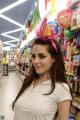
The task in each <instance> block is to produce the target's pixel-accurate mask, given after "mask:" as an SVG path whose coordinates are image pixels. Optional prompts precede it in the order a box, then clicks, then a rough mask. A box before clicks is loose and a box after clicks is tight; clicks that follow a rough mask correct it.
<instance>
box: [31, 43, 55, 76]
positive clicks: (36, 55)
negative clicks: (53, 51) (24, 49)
mask: <svg viewBox="0 0 80 120" xmlns="http://www.w3.org/2000/svg"><path fill="white" fill-rule="evenodd" d="M47 49H48V46H47V45H44V46H43V45H34V46H33V48H32V64H33V66H34V68H35V71H36V73H38V74H39V75H40V74H43V73H48V72H49V70H50V68H51V66H52V64H53V63H54V62H55V60H54V59H53V58H52V57H51V55H50V53H49V52H48V50H47Z"/></svg>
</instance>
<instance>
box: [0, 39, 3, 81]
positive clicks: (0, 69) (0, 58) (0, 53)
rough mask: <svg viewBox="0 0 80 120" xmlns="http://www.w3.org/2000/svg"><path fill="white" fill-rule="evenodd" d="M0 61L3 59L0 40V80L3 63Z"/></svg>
mask: <svg viewBox="0 0 80 120" xmlns="http://www.w3.org/2000/svg"><path fill="white" fill-rule="evenodd" d="M2 61H3V43H2V41H1V40H0V80H1V79H2V76H3V64H2Z"/></svg>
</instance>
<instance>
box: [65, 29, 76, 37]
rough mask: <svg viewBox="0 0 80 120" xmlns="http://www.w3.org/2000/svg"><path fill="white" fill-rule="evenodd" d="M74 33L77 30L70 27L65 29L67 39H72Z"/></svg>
mask: <svg viewBox="0 0 80 120" xmlns="http://www.w3.org/2000/svg"><path fill="white" fill-rule="evenodd" d="M74 34H75V32H74V31H73V30H70V29H69V28H67V29H65V30H64V35H65V37H66V38H67V39H72V37H73V36H74Z"/></svg>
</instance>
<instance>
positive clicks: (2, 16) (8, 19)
mask: <svg viewBox="0 0 80 120" xmlns="http://www.w3.org/2000/svg"><path fill="white" fill-rule="evenodd" d="M0 17H1V18H3V19H5V20H7V21H9V22H11V23H13V24H15V25H17V26H19V27H24V26H23V25H21V24H20V23H18V22H16V21H14V20H12V19H10V18H8V17H6V16H4V15H2V14H0Z"/></svg>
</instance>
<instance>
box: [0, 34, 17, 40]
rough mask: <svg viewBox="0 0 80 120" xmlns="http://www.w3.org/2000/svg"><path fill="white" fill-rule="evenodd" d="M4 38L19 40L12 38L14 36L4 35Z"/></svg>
mask: <svg viewBox="0 0 80 120" xmlns="http://www.w3.org/2000/svg"><path fill="white" fill-rule="evenodd" d="M1 35H2V34H1ZM2 36H5V37H7V38H10V39H14V40H16V39H18V38H16V37H12V36H10V35H2Z"/></svg>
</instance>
